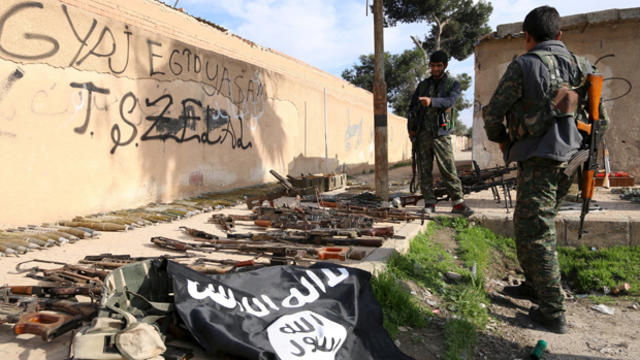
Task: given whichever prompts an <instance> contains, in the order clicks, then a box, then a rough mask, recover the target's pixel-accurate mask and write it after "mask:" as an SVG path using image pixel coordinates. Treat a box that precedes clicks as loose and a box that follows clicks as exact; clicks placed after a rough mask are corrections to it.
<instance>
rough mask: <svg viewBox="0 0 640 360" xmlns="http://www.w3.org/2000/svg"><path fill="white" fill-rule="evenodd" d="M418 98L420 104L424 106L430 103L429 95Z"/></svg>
mask: <svg viewBox="0 0 640 360" xmlns="http://www.w3.org/2000/svg"><path fill="white" fill-rule="evenodd" d="M418 100H420V103H421V104H422V106H424V107H428V106H430V105H431V98H430V97H426V96H420V97H419V98H418Z"/></svg>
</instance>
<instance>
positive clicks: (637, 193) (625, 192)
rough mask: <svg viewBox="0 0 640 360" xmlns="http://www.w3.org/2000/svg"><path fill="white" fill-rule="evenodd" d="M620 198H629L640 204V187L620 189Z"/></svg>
mask: <svg viewBox="0 0 640 360" xmlns="http://www.w3.org/2000/svg"><path fill="white" fill-rule="evenodd" d="M620 192H621V194H620V199H622V200H629V201H631V202H632V203H634V204H640V188H624V189H622V190H620Z"/></svg>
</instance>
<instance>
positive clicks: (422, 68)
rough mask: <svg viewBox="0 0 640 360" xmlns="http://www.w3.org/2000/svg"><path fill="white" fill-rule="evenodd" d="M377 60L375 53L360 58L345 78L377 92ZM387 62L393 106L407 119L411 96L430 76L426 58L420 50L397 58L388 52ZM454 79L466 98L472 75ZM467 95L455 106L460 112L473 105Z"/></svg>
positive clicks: (386, 77) (461, 75)
mask: <svg viewBox="0 0 640 360" xmlns="http://www.w3.org/2000/svg"><path fill="white" fill-rule="evenodd" d="M373 60H374V56H373V54H369V55H360V57H359V63H358V64H354V65H353V67H351V68H348V69H346V70H344V71H343V72H342V78H343V79H345V80H347V81H349V82H350V83H352V84H354V85H355V86H358V87H361V88H363V89H365V90H369V91H373V71H374V70H373V67H374V64H373ZM384 60H385V61H384V78H385V82H386V83H387V98H388V101H389V105H390V106H391V108H392V109H393V113H394V114H396V115H399V116H404V117H406V116H407V113H408V111H409V103H410V102H411V97H412V96H413V93H414V92H415V90H416V88H417V87H418V83H419V82H420V81H421V80H422V79H424V78H425V77H426V70H427V66H426V64H425V58H424V56H423V55H422V51H421V50H420V49H418V48H413V49H410V50H405V51H404V52H403V53H401V54H396V55H391V54H390V53H388V52H385V56H384ZM449 76H451V75H449ZM454 77H455V79H456V80H458V81H459V82H460V89H461V91H462V94H463V95H464V91H466V90H467V89H469V87H470V86H471V76H469V75H468V74H466V73H462V74H459V75H457V76H454ZM463 95H462V96H460V98H459V99H458V102H457V103H456V105H455V110H456V113H459V112H460V111H462V110H464V109H466V108H469V107H471V105H472V104H471V102H470V101H468V100H467V99H465V98H464V96H463Z"/></svg>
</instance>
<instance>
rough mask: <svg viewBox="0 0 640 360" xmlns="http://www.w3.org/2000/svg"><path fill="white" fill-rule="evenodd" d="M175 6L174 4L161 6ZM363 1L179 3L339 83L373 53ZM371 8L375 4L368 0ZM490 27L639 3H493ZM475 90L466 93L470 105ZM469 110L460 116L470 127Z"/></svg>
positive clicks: (389, 37) (423, 28) (466, 67)
mask: <svg viewBox="0 0 640 360" xmlns="http://www.w3.org/2000/svg"><path fill="white" fill-rule="evenodd" d="M161 1H162V2H164V3H165V4H168V5H170V6H173V5H174V4H175V3H176V0H161ZM366 2H367V0H178V4H177V7H182V8H184V9H185V12H187V13H188V14H191V15H194V16H198V17H201V18H203V19H206V20H208V21H211V22H213V23H215V24H218V25H220V26H223V27H225V28H227V29H229V30H230V31H231V32H232V33H234V34H237V35H239V36H242V37H244V38H246V39H249V40H251V41H253V42H256V43H258V44H260V45H262V46H266V47H270V48H273V49H276V50H278V51H281V52H283V53H285V54H288V55H290V56H293V57H295V58H298V59H300V60H302V61H304V62H306V63H308V64H310V65H313V66H315V67H317V68H319V69H322V70H324V71H326V72H328V73H330V74H333V75H335V76H338V77H340V74H341V73H342V71H343V70H344V69H346V68H348V67H350V66H352V65H353V64H354V63H356V62H357V61H358V56H360V55H362V54H369V53H372V52H373V15H372V14H371V12H369V14H368V16H367V15H366ZM369 3H370V4H372V3H373V0H369ZM491 3H492V5H493V9H494V10H493V13H492V15H491V18H490V19H489V25H490V26H491V28H492V29H493V30H495V29H496V26H497V25H500V24H507V23H513V22H520V21H522V20H523V19H524V16H525V15H526V14H527V13H528V12H529V10H531V9H533V8H535V7H537V6H540V5H551V6H554V7H556V8H557V9H558V11H559V12H560V15H561V16H567V15H574V14H580V13H585V12H592V11H600V10H605V9H612V8H619V9H623V8H630V7H638V6H640V4H639V3H638V0H609V1H602V0H581V1H570V0H565V1H556V2H551V3H550V2H545V1H539V0H494V1H491ZM428 30H429V26H428V25H427V24H426V23H417V24H400V25H398V26H396V27H392V28H387V29H385V36H384V42H385V44H384V45H385V51H389V52H391V53H400V52H402V51H404V50H405V49H408V48H411V47H413V46H414V45H413V42H412V41H411V39H410V38H409V36H410V35H416V36H419V37H422V36H423V35H424V34H426V33H427V32H428ZM449 70H450V71H451V72H452V73H454V74H457V73H461V72H466V73H468V74H469V75H471V76H472V77H473V55H471V56H470V57H469V58H467V59H466V60H464V61H462V62H459V61H455V60H453V61H451V62H450V64H449ZM472 89H473V86H472V87H471V89H470V90H469V91H467V93H466V95H465V96H466V97H467V98H468V99H469V100H471V101H472V99H473V90H472ZM471 116H472V113H471V111H470V110H468V111H465V112H463V113H462V114H461V118H462V121H463V122H464V123H465V124H467V125H470V124H471V122H472V118H471Z"/></svg>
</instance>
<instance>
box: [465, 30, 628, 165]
mask: <svg viewBox="0 0 640 360" xmlns="http://www.w3.org/2000/svg"><path fill="white" fill-rule="evenodd" d="M562 40H563V41H564V43H565V44H566V45H567V47H568V48H569V50H571V51H573V52H575V53H576V54H578V55H582V56H585V57H586V58H587V59H589V60H590V61H591V62H592V63H594V62H596V61H597V60H598V59H600V58H601V57H603V56H606V55H610V54H613V55H614V56H610V57H606V58H603V59H602V60H601V61H600V62H599V63H598V64H597V66H598V69H599V71H600V72H601V73H602V74H603V75H604V77H605V82H604V86H603V99H604V101H605V102H604V105H605V108H606V110H607V112H608V114H609V116H610V118H611V128H610V129H609V131H608V132H607V133H606V140H607V145H608V147H609V152H610V156H611V167H612V170H614V171H628V172H629V173H631V174H632V175H633V176H635V177H636V178H640V161H638V159H640V101H638V100H639V99H640V97H639V95H638V90H637V89H638V86H640V72H639V71H638V59H640V19H639V18H634V19H628V20H625V21H618V22H608V23H600V24H582V25H581V26H573V27H571V28H568V29H567V28H565V29H564V32H563V38H562ZM523 53H524V40H523V38H504V39H499V40H496V39H490V40H484V41H482V42H480V44H479V45H478V46H477V47H476V49H475V105H474V119H473V144H474V147H473V158H474V160H476V161H477V162H478V164H479V165H480V166H481V167H489V166H495V165H503V164H504V162H503V160H502V155H501V153H500V150H499V149H498V146H497V145H496V144H494V143H491V142H490V141H488V140H487V136H486V133H485V132H484V128H483V125H484V122H483V120H482V116H481V113H480V109H481V107H482V106H483V105H486V104H487V103H488V102H489V100H490V99H491V96H492V95H493V92H494V90H495V88H496V86H497V85H498V81H499V80H500V77H501V76H502V74H504V72H505V70H506V68H507V65H509V62H511V60H512V59H513V58H514V57H516V56H519V55H521V54H523ZM600 162H601V160H600Z"/></svg>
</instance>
